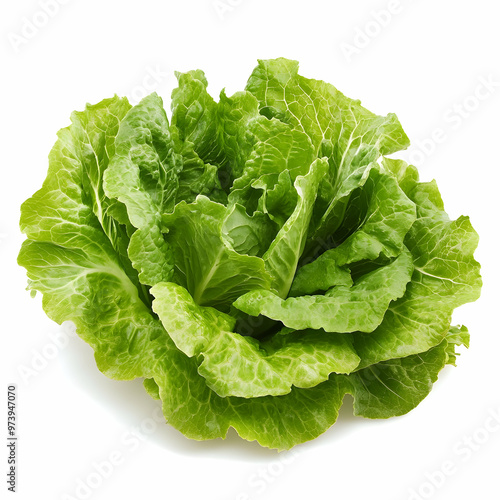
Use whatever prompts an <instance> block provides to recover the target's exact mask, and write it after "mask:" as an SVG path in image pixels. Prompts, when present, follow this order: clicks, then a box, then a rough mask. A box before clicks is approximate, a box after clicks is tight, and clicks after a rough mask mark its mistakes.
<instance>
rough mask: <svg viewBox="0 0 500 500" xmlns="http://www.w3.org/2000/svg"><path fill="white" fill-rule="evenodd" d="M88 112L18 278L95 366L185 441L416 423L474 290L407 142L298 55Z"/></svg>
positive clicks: (458, 234)
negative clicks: (241, 76)
mask: <svg viewBox="0 0 500 500" xmlns="http://www.w3.org/2000/svg"><path fill="white" fill-rule="evenodd" d="M177 77H178V81H179V86H178V88H177V89H176V90H174V92H173V94H172V117H171V120H169V119H168V118H167V114H166V112H165V110H164V108H163V103H162V100H161V99H160V97H158V96H157V95H156V94H152V95H150V96H148V97H146V98H145V99H143V100H142V101H141V102H140V103H139V104H138V105H136V106H134V107H132V106H130V104H129V103H128V101H127V99H124V98H119V97H116V96H115V97H113V98H111V99H106V100H104V101H102V102H100V103H99V104H96V105H88V106H87V107H86V109H85V110H84V111H83V112H75V113H73V115H72V117H71V125H70V126H69V127H67V128H65V129H62V130H61V131H60V132H59V134H58V140H57V142H56V144H55V146H54V148H53V149H52V151H51V153H50V156H49V170H48V174H47V178H46V179H45V182H44V183H43V186H42V188H41V189H40V190H39V191H38V192H37V193H35V194H34V195H33V197H32V198H30V199H29V200H27V201H26V202H25V203H24V204H23V205H22V209H21V221H20V225H21V230H22V231H23V232H24V233H25V234H26V235H27V240H26V241H25V242H24V244H23V246H22V248H21V251H20V254H19V259H18V261H19V264H20V265H22V266H24V267H25V268H26V269H27V273H28V277H29V288H30V289H31V290H32V291H33V293H35V292H36V291H39V292H41V293H42V294H43V308H44V310H45V312H46V313H47V315H48V316H49V317H50V318H51V319H53V320H54V321H56V322H57V323H62V322H63V321H67V320H71V321H73V322H74V323H75V325H76V327H77V332H78V334H79V336H80V337H81V338H82V339H83V340H85V341H86V342H88V343H89V344H90V345H91V346H92V348H93V349H94V351H95V359H96V362H97V366H98V368H99V369H100V370H101V371H102V372H103V373H104V374H106V375H107V376H108V377H111V378H114V379H119V380H131V379H135V378H138V377H141V378H144V386H145V388H146V390H147V392H148V393H149V394H150V395H151V396H152V397H154V398H159V399H161V401H162V407H163V413H164V415H165V418H166V420H167V421H168V422H169V423H170V424H171V425H172V426H174V427H175V428H177V429H178V430H180V431H181V432H182V433H184V434H185V435H186V436H188V437H189V438H193V439H199V440H201V439H213V438H217V437H222V438H224V437H225V436H226V433H227V431H228V429H229V427H234V428H235V429H236V431H237V432H238V433H239V435H240V436H241V437H243V438H244V439H247V440H257V441H258V442H259V443H260V444H261V445H263V446H267V447H270V448H277V449H288V448H291V447H292V446H294V445H296V444H298V443H302V442H304V441H307V440H310V439H314V438H316V437H317V436H318V435H320V434H321V433H323V432H324V431H325V430H326V429H328V428H329V427H330V426H331V425H332V424H333V423H334V422H335V420H336V418H337V415H338V411H339V408H340V406H341V405H342V400H343V398H344V396H345V395H346V394H351V395H352V396H353V398H354V412H355V414H356V415H360V416H363V417H368V418H387V417H391V416H396V415H402V414H404V413H407V412H408V411H410V410H412V409H413V408H414V407H415V406H417V405H418V404H419V403H420V401H422V400H423V398H424V397H425V396H426V395H427V394H428V393H429V391H430V390H431V388H432V384H433V383H434V382H435V381H436V379H437V377H438V373H439V371H440V370H441V369H442V368H443V367H444V366H445V365H446V364H453V365H454V364H455V363H456V358H457V352H456V347H457V346H460V345H465V346H468V344H469V334H468V331H467V329H466V328H465V327H464V326H461V327H455V326H451V318H452V313H453V310H454V309H455V308H456V307H458V306H460V305H462V304H465V303H466V302H470V301H474V300H476V299H477V298H478V297H479V293H480V288H481V277H480V273H479V271H480V268H479V264H478V263H477V262H476V261H475V260H474V257H473V252H474V250H475V248H476V246H477V243H478V236H477V234H476V232H475V231H474V229H473V228H472V226H471V224H470V222H469V219H468V218H467V217H460V218H459V219H458V220H450V219H449V217H448V216H447V214H446V212H445V210H444V206H443V202H442V200H441V196H440V194H439V191H438V188H437V186H436V184H435V182H430V183H421V182H419V180H418V173H417V171H416V169H415V168H414V167H412V166H411V165H408V164H406V163H405V162H403V161H401V160H396V159H389V158H388V157H387V155H390V154H392V153H394V152H397V151H399V150H402V149H404V148H406V147H407V146H408V145H409V140H408V138H407V136H406V134H405V133H404V131H403V129H402V128H401V125H400V123H399V121H398V119H397V117H396V116H395V115H393V114H390V115H388V116H386V117H382V116H377V115H375V114H373V113H371V112H369V111H368V110H366V109H365V108H363V107H362V106H361V104H360V102H359V101H356V100H352V99H349V98H347V97H345V96H344V95H343V94H341V93H340V92H339V91H338V90H337V89H335V88H334V87H333V86H331V85H329V84H327V83H324V82H322V81H317V80H310V79H306V78H304V77H302V76H300V75H299V74H298V64H297V63H296V62H295V61H289V60H286V59H276V60H270V61H260V62H259V65H258V66H257V68H256V69H255V70H254V72H253V73H252V75H251V76H250V79H249V80H248V84H247V86H246V89H245V90H244V91H242V92H238V93H236V94H235V95H233V96H231V97H228V96H226V94H225V93H224V92H222V93H221V95H220V99H219V101H218V102H217V101H215V100H214V99H213V98H212V97H211V96H210V95H209V94H208V92H207V81H206V79H205V76H204V74H203V72H201V71H199V70H197V71H191V72H188V73H184V74H178V75H177Z"/></svg>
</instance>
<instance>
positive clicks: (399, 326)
mask: <svg viewBox="0 0 500 500" xmlns="http://www.w3.org/2000/svg"><path fill="white" fill-rule="evenodd" d="M410 198H411V199H412V200H413V201H414V202H415V203H416V205H417V220H416V221H415V223H414V224H413V226H412V228H411V229H410V231H409V233H408V235H407V237H406V245H407V247H408V249H409V250H410V251H411V253H412V256H413V261H414V265H415V271H414V273H413V276H412V280H411V282H410V283H409V285H408V288H407V291H406V293H405V295H404V297H402V298H401V299H400V300H398V301H396V302H395V303H394V304H391V306H390V307H389V309H388V310H387V313H386V315H385V317H384V321H383V322H382V324H381V325H380V326H379V327H378V328H377V330H375V331H374V332H373V333H371V334H370V335H369V336H367V335H364V334H354V344H355V347H356V351H357V352H358V354H359V355H360V357H361V359H362V361H361V365H360V366H368V365H371V364H374V363H378V362H379V361H384V360H388V359H391V358H399V357H404V356H408V355H411V354H416V353H421V352H424V351H426V350H428V349H430V348H432V347H434V346H436V345H437V344H439V343H440V342H441V340H442V339H443V337H444V335H446V333H447V332H448V330H449V328H450V323H451V315H452V312H453V310H454V309H455V308H456V307H458V306H460V305H462V304H465V303H467V302H472V301H474V300H476V299H477V298H478V297H479V295H480V290H481V285H482V281H481V275H480V266H479V264H478V262H477V261H476V260H475V259H474V257H473V254H474V250H475V249H476V247H477V243H478V235H477V233H476V232H475V231H474V229H473V228H472V226H471V224H470V221H469V219H468V218H467V217H460V218H459V219H458V220H456V221H450V220H449V218H448V216H447V215H446V212H444V209H443V204H442V200H441V197H440V195H439V191H438V189H437V187H436V185H435V183H434V182H432V183H421V184H417V185H416V186H415V187H414V189H413V190H412V191H411V193H410Z"/></svg>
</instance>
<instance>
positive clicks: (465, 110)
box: [0, 0, 500, 500]
mask: <svg viewBox="0 0 500 500" xmlns="http://www.w3.org/2000/svg"><path fill="white" fill-rule="evenodd" d="M53 1H55V2H56V4H57V5H56V6H58V8H56V9H53V10H54V11H55V10H57V12H53V13H52V14H51V15H50V17H47V16H44V14H43V10H42V8H41V5H40V3H39V2H38V1H37V0H22V1H21V0H18V1H16V2H2V7H0V9H1V11H0V29H1V33H0V54H1V63H2V64H1V75H2V76H1V80H0V85H1V100H2V107H1V115H0V117H1V119H0V141H1V146H2V147H1V160H0V161H1V167H0V175H1V179H0V187H1V196H0V214H1V224H0V233H2V239H1V242H0V245H1V247H0V252H1V254H0V262H1V266H2V269H1V279H2V287H1V288H0V293H1V298H0V304H1V306H0V307H1V313H2V314H1V329H2V336H1V339H2V340H1V341H2V349H1V352H2V364H1V366H2V388H1V389H0V394H1V395H2V401H4V400H5V399H6V386H7V383H15V384H17V386H18V413H19V416H18V425H19V436H20V439H19V448H18V453H19V476H18V493H17V498H20V499H30V500H31V499H35V498H36V499H42V500H44V499H63V498H66V499H68V498H84V496H85V494H86V495H87V498H91V499H106V500H108V499H114V498H164V499H167V498H174V499H195V498H203V499H205V500H245V499H256V500H264V499H281V498H283V499H284V498H288V499H299V498H315V499H334V498H341V499H343V500H350V499H355V500H357V499H365V498H369V499H375V500H379V499H380V500H392V499H394V500H401V499H403V500H406V499H413V500H415V499H418V498H439V499H445V500H447V499H454V500H457V499H458V500H461V499H468V498H476V497H478V496H479V497H481V498H488V499H490V498H491V499H493V498H499V496H498V495H499V494H500V493H499V491H500V487H499V474H498V466H499V463H500V451H499V448H500V447H499V444H500V425H499V424H497V425H496V427H491V426H489V429H490V430H485V427H484V426H485V425H487V424H488V423H491V422H492V421H491V420H488V415H489V414H490V412H496V413H497V415H498V414H499V412H500V394H499V390H498V388H499V370H498V366H499V362H498V356H499V353H500V340H499V327H498V325H499V320H498V317H499V310H500V302H499V293H498V283H499V282H500V275H499V264H498V252H499V245H498V243H499V239H498V234H499V224H498V222H499V217H498V216H499V210H498V206H499V188H500V182H499V181H500V179H499V167H500V165H499V154H498V151H499V144H500V135H499V133H500V126H499V116H500V86H499V84H500V67H499V63H500V58H499V48H500V31H499V29H498V20H499V14H500V10H499V8H498V3H497V2H495V1H493V0H475V1H474V2H465V1H461V2H458V1H456V0H440V1H439V2H436V1H432V0H418V1H417V0H414V1H410V0H401V1H400V2H397V1H394V0H393V1H392V2H390V1H389V0H380V1H378V0H377V1H373V2H370V1H368V0H363V1H360V0H358V1H356V2H352V1H348V0H342V1H335V2H333V1H331V0H329V1H323V0H321V1H320V0H308V1H307V2H304V1H296V0H293V1H292V0H267V1H264V0H240V1H238V0H222V1H220V2H213V0H196V1H186V0H185V1H182V2H181V1H180V0H179V1H176V2H172V1H166V0H141V1H140V2H139V1H137V2H133V1H130V0H107V1H104V0H85V1H84V0H65V1H64V4H63V0H53ZM389 8H391V10H392V12H393V13H392V14H389V15H388V14H387V11H388V9H389ZM380 11H385V12H384V13H380ZM41 13H42V14H41ZM377 13H379V14H378V15H377ZM44 17H45V18H44ZM32 21H33V22H36V23H37V24H39V25H41V24H44V22H45V21H46V22H45V24H44V25H41V26H39V27H36V26H35V27H34V28H33V27H31V29H30V28H29V27H27V23H29V22H32ZM366 32H368V35H366ZM349 44H350V46H351V47H350V49H349ZM349 51H350V52H351V55H350V56H349ZM278 56H285V57H289V58H293V59H298V60H299V61H300V62H301V73H302V74H303V75H304V76H307V77H311V78H320V79H324V80H326V81H328V82H331V83H333V84H334V85H336V86H337V87H338V88H339V89H340V90H342V91H343V92H344V93H346V94H347V95H348V96H351V97H354V98H361V99H362V101H363V104H364V105H365V106H366V107H368V109H370V110H372V111H374V112H377V113H379V114H386V113H388V112H395V113H397V115H398V116H399V118H400V120H401V122H402V124H403V126H404V127H405V130H406V132H407V133H408V135H409V137H410V138H411V139H412V142H413V145H412V148H411V149H410V150H409V152H406V153H405V154H403V155H402V157H404V158H405V159H408V158H411V159H412V161H414V162H416V163H418V164H419V166H420V170H421V176H422V178H423V179H424V180H430V179H432V178H436V179H437V181H438V184H439V186H440V188H441V191H442V194H443V198H444V200H445V203H446V207H447V209H448V211H449V213H450V215H451V216H452V217H453V218H456V217H458V216H459V215H461V214H468V215H470V216H471V219H472V223H473V225H474V226H475V228H476V229H477V231H478V232H479V234H480V236H481V243H480V247H479V249H478V251H477V254H476V256H477V258H478V260H479V261H480V262H481V263H482V265H483V276H484V288H483V295H482V298H481V299H480V300H479V301H478V302H477V303H475V304H470V305H467V306H464V307H462V308H461V309H459V310H458V311H456V313H455V317H454V320H455V322H456V323H464V324H466V325H467V326H468V327H469V329H470V331H471V335H472V345H471V349H470V350H469V351H466V352H463V353H462V356H461V357H460V358H459V360H458V367H457V368H453V367H448V368H446V369H445V370H444V371H443V372H442V373H441V375H440V377H439V381H438V383H437V384H436V386H435V388H434V390H433V391H432V393H431V394H430V396H429V397H428V398H427V399H426V400H425V401H424V402H423V403H422V404H421V405H420V406H419V407H418V408H417V409H415V410H414V411H413V412H411V413H410V414H409V415H407V416H404V417H400V418H394V419H390V420H388V421H370V420H363V419H359V418H353V417H352V411H351V408H350V406H351V405H350V404H346V405H345V407H344V408H343V410H342V412H341V416H340V418H339V421H338V423H337V424H336V425H335V426H334V427H333V428H332V429H330V430H329V431H328V432H326V433H325V434H324V435H323V436H321V437H319V438H318V439H316V440H315V441H313V442H310V443H306V444H304V445H301V446H297V447H296V448H295V449H294V450H293V451H292V452H288V453H281V454H277V453H276V452H274V451H269V450H267V449H263V448H260V447H259V446H258V445H257V444H256V443H247V442H245V441H243V440H240V439H239V438H238V437H237V436H236V434H235V433H234V432H230V434H229V436H228V438H227V440H226V441H222V440H217V441H214V442H202V443H197V442H194V441H189V440H187V439H186V438H184V437H183V436H182V435H181V434H180V433H178V432H177V431H176V430H174V429H173V428H171V427H169V426H168V425H164V424H155V423H154V422H155V421H154V420H153V418H154V416H155V415H156V413H155V411H156V410H157V408H158V404H157V402H154V401H152V400H151V399H150V398H149V397H148V396H147V395H146V394H145V392H144V390H143V389H142V386H141V382H140V381H135V382H117V381H112V380H108V379H107V378H106V377H104V376H103V375H102V374H101V373H100V372H99V371H98V370H97V368H96V367H95V363H94V360H93V356H92V352H91V349H90V348H89V347H88V346H87V345H86V344H85V343H84V342H83V341H81V340H80V339H78V338H77V337H76V336H75V335H74V334H73V335H72V334H71V330H70V329H69V328H67V326H66V327H64V326H63V327H59V326H58V325H56V324H54V323H52V322H51V321H49V320H48V319H47V318H46V317H45V315H44V313H43V311H42V309H41V302H40V298H39V297H37V298H36V299H35V300H32V299H31V298H30V296H29V293H27V292H25V290H24V288H25V284H26V278H25V272H24V269H22V268H18V267H17V265H16V262H15V259H16V255H17V252H18V250H19V246H20V244H21V242H22V240H23V237H22V235H21V234H20V233H19V230H18V227H17V224H18V217H19V206H20V204H21V202H22V201H23V200H25V199H26V198H28V197H29V196H31V194H32V193H33V192H34V191H36V190H37V189H38V188H39V187H40V186H41V183H42V181H43V179H44V177H45V174H46V168H47V154H48V152H49V150H50V148H51V146H52V144H53V143H54V141H55V138H56V136H55V134H56V132H57V130H58V129H59V128H61V127H64V126H66V125H68V123H69V114H70V113H71V111H72V110H74V109H78V110H81V109H82V108H83V107H84V105H85V103H86V102H91V103H95V102H98V101H100V100H101V99H102V98H104V97H109V96H112V95H113V94H114V93H117V94H119V95H127V96H129V97H130V98H131V99H132V100H134V99H135V100H137V99H138V98H140V97H141V95H142V94H144V93H149V92H150V91H152V90H156V91H157V92H158V93H159V94H160V95H161V96H162V97H163V98H164V100H165V102H166V107H168V106H169V96H170V92H171V90H172V88H173V86H174V85H175V79H174V75H173V72H174V70H180V71H185V70H189V69H194V68H201V69H204V70H205V71H206V74H207V77H208V79H209V82H210V88H209V90H210V91H211V92H212V94H213V95H217V94H218V92H219V91H220V90H221V88H222V87H224V86H225V87H226V88H227V91H228V93H229V94H231V93H232V92H234V91H236V90H238V89H242V88H243V87H244V84H245V81H246V79H247V78H248V76H249V74H250V72H251V71H252V69H253V67H254V66H255V64H256V59H257V58H272V57H278ZM148 75H149V76H148ZM151 75H152V76H151ZM484 80H490V81H493V82H494V83H493V84H492V85H491V84H490V85H491V89H490V90H489V91H488V89H487V88H486V87H484V84H482V83H481V82H482V81H484ZM476 93H477V95H479V96H480V99H477V98H476V97H475V94H476ZM460 109H462V111H460ZM460 113H462V115H461V114H460ZM436 130H438V131H437V132H436ZM439 130H441V132H439ZM433 137H434V138H436V137H437V138H438V140H437V141H436V140H435V139H432V138H433ZM424 150H425V151H424ZM55 336H58V337H59V343H60V345H61V347H57V346H56V344H55V341H54V338H55ZM48 357H50V358H51V359H47V358H48ZM27 368H29V369H31V370H33V371H32V372H31V374H30V375H26V374H24V376H23V375H22V373H21V372H20V370H21V371H22V370H26V369H27ZM0 406H1V408H2V409H1V410H0V414H2V415H4V417H2V418H0V422H5V414H6V404H5V403H4V402H2V403H1V405H0ZM499 418H500V417H499ZM4 425H5V424H2V430H1V432H0V435H1V436H4V435H5V432H6V431H5V429H4V427H3V426H4ZM141 426H142V427H143V433H142V434H140V435H141V436H142V437H143V438H144V439H143V440H139V439H138V438H136V437H134V432H135V431H134V428H139V429H140V427H141ZM144 431H145V433H144ZM136 434H137V433H136ZM468 436H469V437H470V439H471V441H466V440H467V439H468V438H467V437H468ZM0 449H2V450H3V451H2V452H1V453H0V462H1V463H2V467H1V470H2V471H5V469H6V466H5V465H4V464H5V463H6V457H4V455H6V448H5V445H2V446H1V447H0ZM110 456H112V458H116V457H117V456H120V457H121V461H120V463H119V464H117V465H115V466H114V468H113V471H111V473H108V471H107V470H106V471H101V475H100V476H98V475H97V473H96V472H95V465H93V463H94V464H96V463H97V464H98V463H101V462H103V461H105V460H109V457H110ZM450 463H451V465H450ZM446 464H447V465H448V468H447V469H446V470H447V475H446V476H443V474H440V473H438V472H436V471H439V470H441V469H442V468H443V467H444V468H446V467H447V465H446ZM104 472H105V473H106V474H104ZM103 475H107V476H108V477H104V478H103V477H102V476H103ZM430 477H433V479H432V480H431V479H429V478H430ZM2 478H5V475H4V472H2ZM89 479H90V482H91V483H92V489H91V490H89V491H88V492H86V491H85V489H84V488H81V489H80V490H79V491H78V490H77V485H78V484H81V481H87V480H89ZM97 483H101V484H100V485H99V487H97V488H94V486H96V484H97ZM432 483H434V485H433V484H432ZM436 485H437V486H436ZM6 486H7V485H6V484H4V479H2V484H1V485H0V489H1V490H2V498H3V492H4V491H6ZM412 491H414V492H415V494H413V493H412ZM481 492H483V493H481ZM486 492H489V493H486ZM64 495H69V496H64ZM5 498H7V496H6V497H5Z"/></svg>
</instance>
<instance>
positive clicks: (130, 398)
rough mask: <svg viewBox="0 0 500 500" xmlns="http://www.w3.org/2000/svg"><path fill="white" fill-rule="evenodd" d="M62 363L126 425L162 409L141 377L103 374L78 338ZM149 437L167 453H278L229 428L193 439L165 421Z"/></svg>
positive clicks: (264, 456) (254, 458)
mask: <svg viewBox="0 0 500 500" xmlns="http://www.w3.org/2000/svg"><path fill="white" fill-rule="evenodd" d="M61 365H62V367H63V369H64V372H65V373H66V375H67V377H68V378H70V379H72V380H73V383H74V384H75V386H78V387H80V388H81V389H83V390H84V391H85V392H86V393H87V394H89V395H90V396H91V397H92V398H93V399H94V400H96V401H98V402H99V404H100V405H101V406H102V407H103V408H104V409H105V410H106V411H108V412H109V413H111V414H112V415H114V417H115V418H116V419H117V420H119V421H121V422H123V423H124V424H125V425H127V426H130V427H138V426H139V427H140V425H141V422H143V421H144V420H146V419H149V418H151V417H152V415H154V414H155V412H157V411H158V408H161V402H160V401H157V400H154V399H152V398H151V397H150V396H149V395H148V394H147V393H146V391H145V389H144V387H143V385H142V380H140V379H136V380H131V381H121V380H112V379H109V378H108V377H106V376H105V375H103V374H102V373H101V372H100V371H99V370H98V368H97V366H96V363H95V360H94V355H93V350H92V348H91V347H90V346H89V345H87V344H86V343H85V342H83V341H82V340H81V339H79V338H72V339H71V341H70V343H69V345H68V346H67V347H66V349H64V351H63V353H61ZM148 439H149V441H150V442H153V443H155V444H157V445H158V446H161V447H162V448H165V449H167V450H168V451H170V452H174V453H179V454H182V455H193V454H194V455H198V456H200V455H207V456H210V458H220V459H221V460H227V457H228V456H231V459H235V460H241V461H244V462H268V461H269V460H273V459H275V458H276V457H277V456H278V452H277V451H276V450H269V449H268V448H263V447H262V446H260V445H259V444H258V443H257V442H256V441H253V442H248V441H246V440H244V439H242V438H240V437H239V436H238V434H237V433H236V431H235V430H234V429H232V428H231V429H230V430H229V432H228V433H227V436H226V438H225V439H224V440H223V439H221V438H218V439H214V440H210V441H194V440H192V439H188V438H186V437H185V436H184V435H183V434H182V433H181V432H179V431H177V430H176V429H174V428H173V427H172V426H170V425H168V424H167V423H166V422H165V423H159V424H158V427H157V429H156V430H155V432H154V433H153V434H151V435H149V436H148ZM282 453H286V452H282ZM282 453H280V455H281V454H282Z"/></svg>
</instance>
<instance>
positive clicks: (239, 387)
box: [151, 283, 359, 398]
mask: <svg viewBox="0 0 500 500" xmlns="http://www.w3.org/2000/svg"><path fill="white" fill-rule="evenodd" d="M151 293H152V294H153V295H154V296H155V300H154V301H153V310H154V311H155V312H156V313H157V314H158V316H159V317H160V320H161V321H162V323H163V326H164V327H165V328H166V330H167V331H168V333H169V335H170V337H171V338H172V340H173V341H174V342H175V345H176V346H177V347H178V348H179V349H180V350H181V351H182V352H184V353H185V354H186V355H187V356H189V357H193V356H197V355H201V356H202V358H203V361H202V362H200V364H199V366H198V373H199V374H200V375H201V376H202V377H203V378H204V379H205V380H206V383H207V385H208V386H209V387H210V388H211V389H212V390H214V391H215V392H216V393H217V394H218V395H219V396H222V397H225V396H239V397H244V398H255V397H259V396H267V395H272V396H277V395H282V394H288V393H289V392H290V389H291V387H292V385H294V386H296V387H314V386H316V385H318V384H319V383H321V382H323V381H325V380H327V379H328V376H329V375H330V373H333V372H335V373H350V372H352V371H354V370H355V369H356V367H357V366H358V363H359V358H358V356H357V355H356V353H355V352H354V349H353V348H352V345H351V343H350V339H349V338H348V337H347V336H345V335H334V336H329V335H325V334H323V333H318V332H312V333H311V334H308V335H307V338H304V336H303V335H302V336H301V335H296V336H291V335H286V336H282V338H281V339H280V340H281V341H280V342H279V344H278V343H277V342H273V343H267V344H266V343H263V344H259V341H258V340H256V339H254V338H252V337H243V336H241V335H239V334H238V333H233V332H232V329H233V328H234V323H235V319H234V318H233V317H231V316H228V315H226V314H224V313H222V312H220V311H217V309H213V308H211V307H200V306H198V305H197V304H196V303H195V302H194V300H193V299H192V297H191V296H190V295H189V293H188V291H187V290H186V289H185V288H183V287H181V286H179V285H175V284H174V283H159V284H157V285H155V286H154V287H153V288H152V289H151ZM303 340H304V341H303ZM268 349H269V351H270V352H268ZM299 354H300V355H299Z"/></svg>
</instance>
